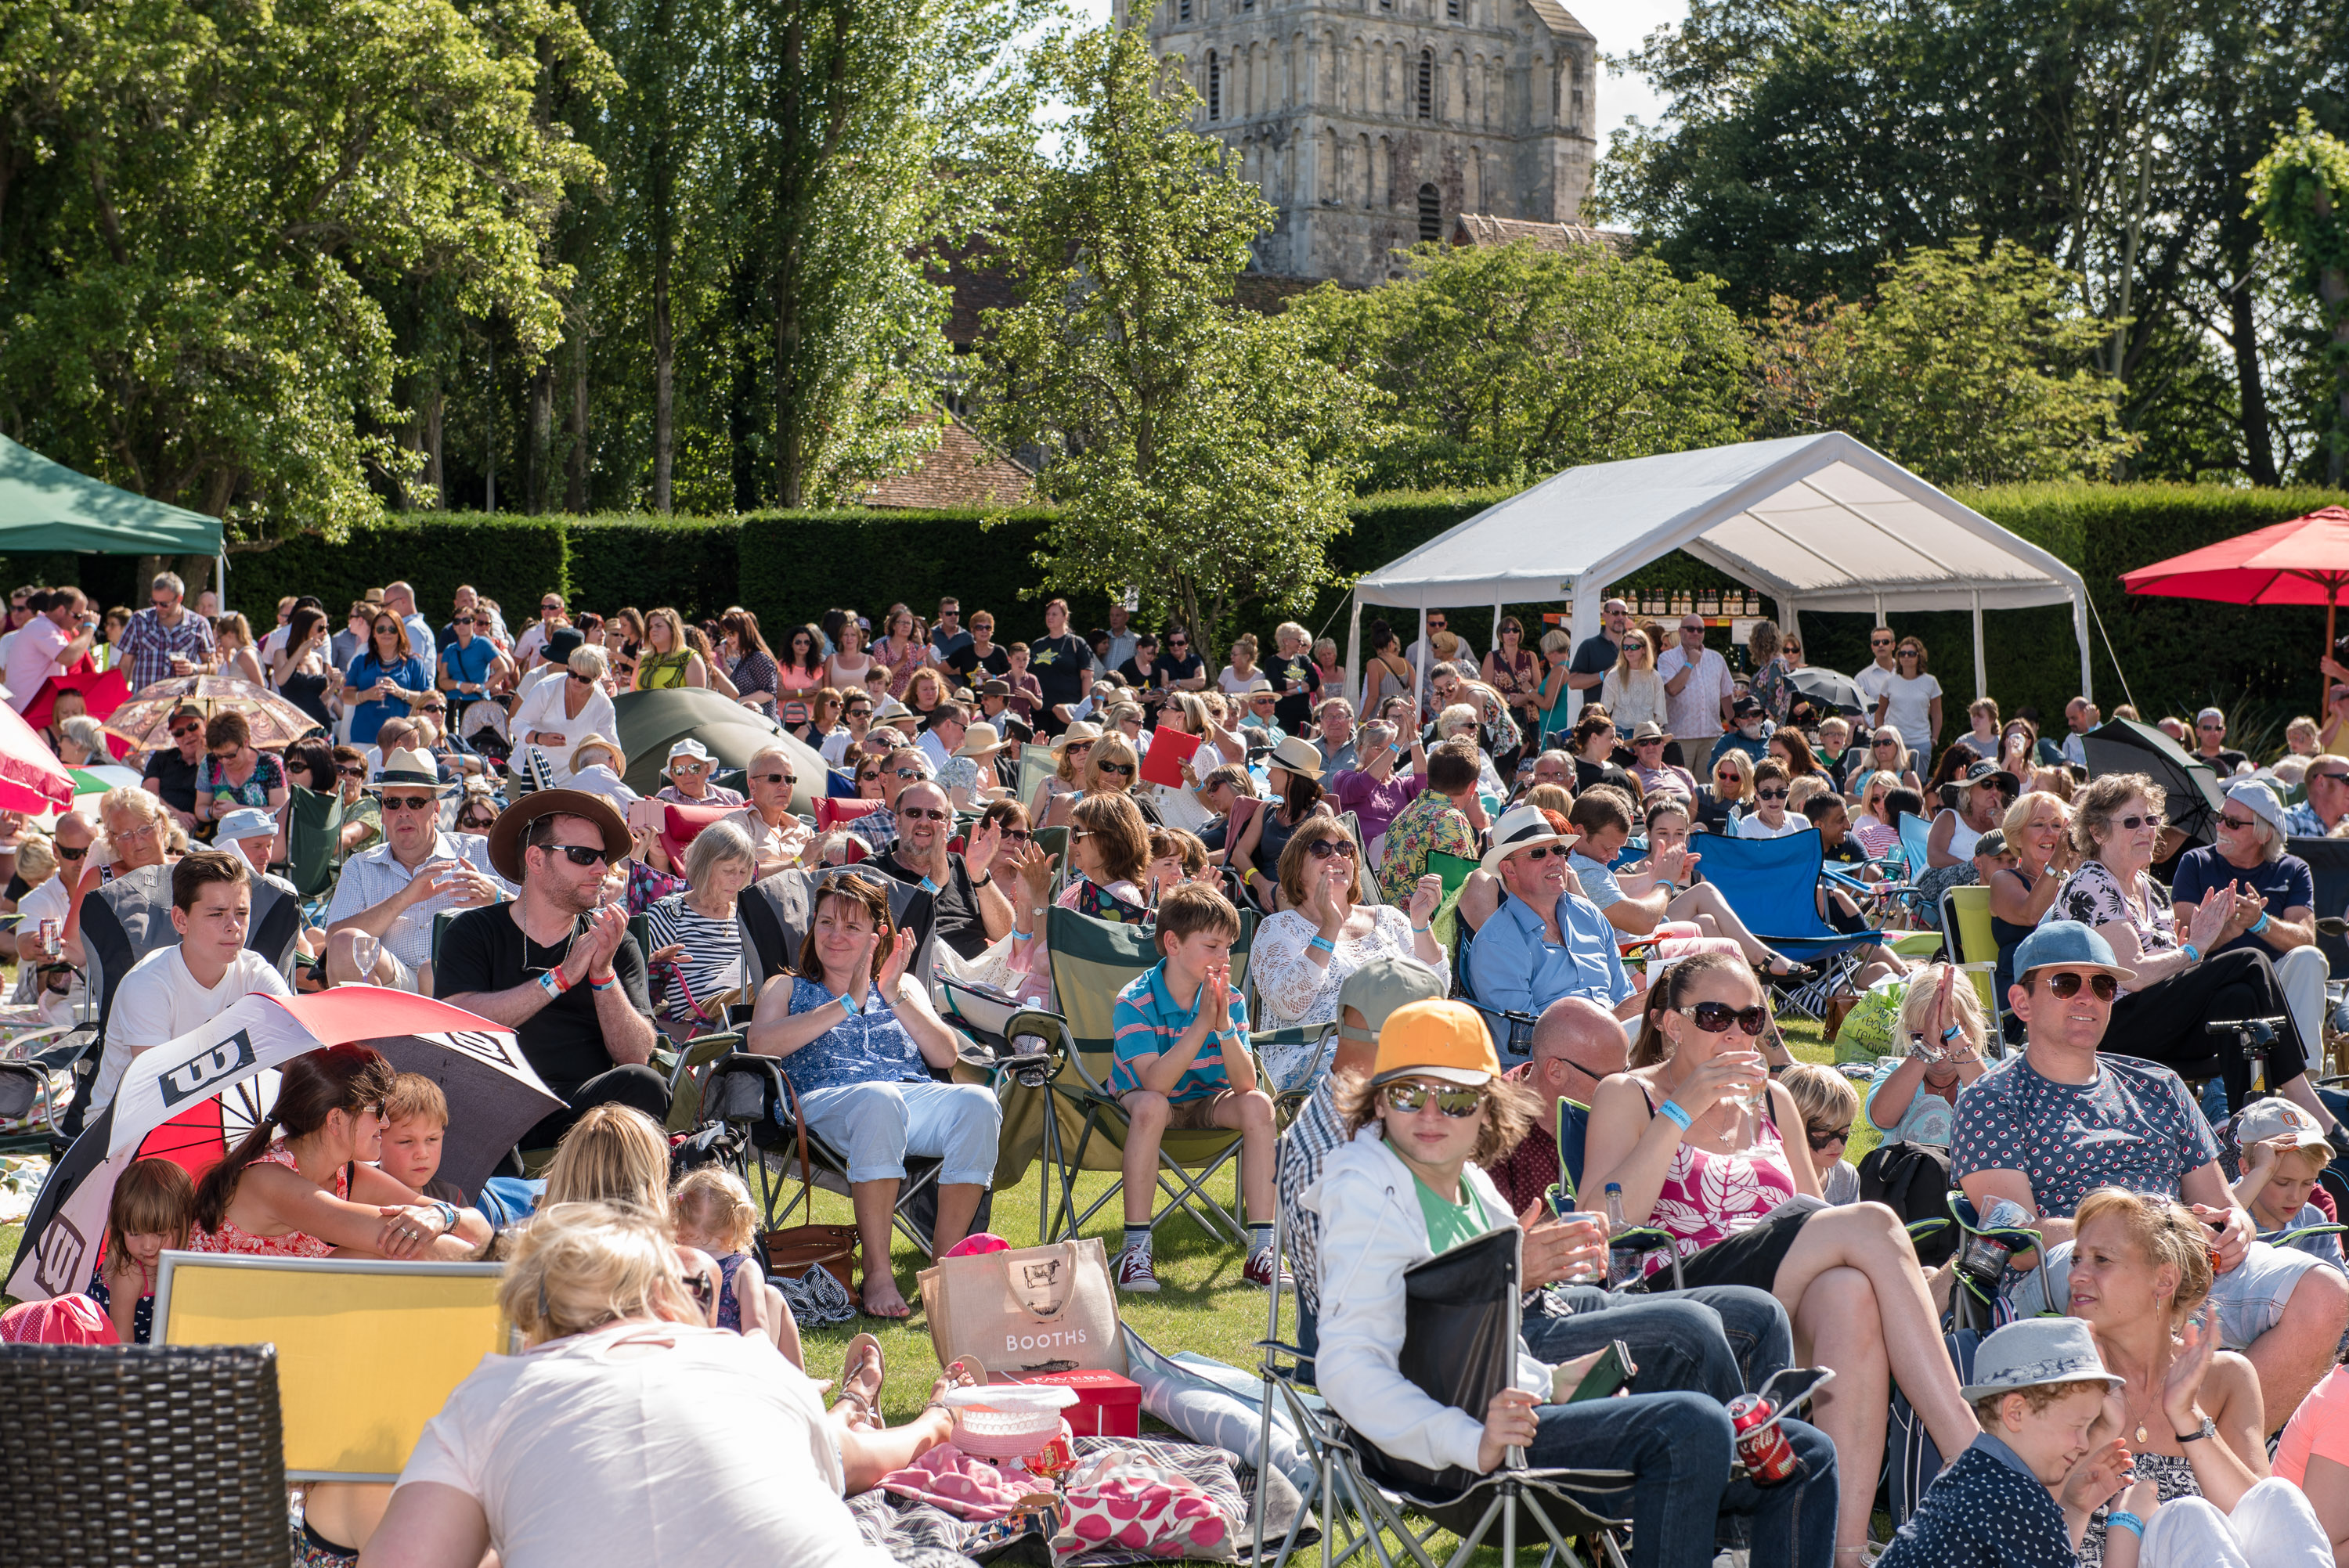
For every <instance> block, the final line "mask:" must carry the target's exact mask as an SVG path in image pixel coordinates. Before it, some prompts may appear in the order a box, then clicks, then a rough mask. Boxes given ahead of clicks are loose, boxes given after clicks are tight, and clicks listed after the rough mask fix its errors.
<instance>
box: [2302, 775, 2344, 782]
mask: <svg viewBox="0 0 2349 1568" xmlns="http://www.w3.org/2000/svg"><path fill="white" fill-rule="evenodd" d="M2318 779H2329V780H2331V781H2332V782H2333V783H2335V784H2338V783H2340V782H2341V781H2342V780H2343V779H2349V773H2312V774H2310V775H2309V776H2308V781H2309V782H2310V783H2312V784H2313V783H2315V782H2316V781H2317V780H2318Z"/></svg>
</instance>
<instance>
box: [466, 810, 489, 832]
mask: <svg viewBox="0 0 2349 1568" xmlns="http://www.w3.org/2000/svg"><path fill="white" fill-rule="evenodd" d="M496 822H497V819H496V818H495V817H488V816H483V815H481V813H479V812H475V813H474V814H473V815H471V816H469V817H460V818H458V819H457V826H459V827H460V828H479V829H481V830H483V831H487V830H489V829H490V828H492V827H493V826H494V825H496Z"/></svg>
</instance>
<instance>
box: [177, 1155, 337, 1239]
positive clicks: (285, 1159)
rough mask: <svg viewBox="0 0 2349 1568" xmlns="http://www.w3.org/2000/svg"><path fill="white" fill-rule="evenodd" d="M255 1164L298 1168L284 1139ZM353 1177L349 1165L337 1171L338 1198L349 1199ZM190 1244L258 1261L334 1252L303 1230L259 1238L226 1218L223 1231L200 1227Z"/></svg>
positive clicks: (223, 1218) (222, 1227)
mask: <svg viewBox="0 0 2349 1568" xmlns="http://www.w3.org/2000/svg"><path fill="white" fill-rule="evenodd" d="M254 1164H255V1165H262V1164H268V1165H283V1166H285V1169H287V1170H288V1171H292V1170H294V1169H295V1164H294V1151H293V1150H290V1149H288V1148H286V1147H285V1140H284V1139H282V1138H281V1139H279V1140H277V1141H276V1142H274V1143H272V1144H271V1145H270V1146H269V1151H268V1152H267V1153H265V1154H264V1155H263V1156H262V1157H261V1158H260V1159H259V1160H256V1161H254ZM350 1175H351V1172H350V1167H349V1166H347V1165H346V1166H344V1167H343V1168H342V1169H341V1170H339V1171H336V1172H335V1196H336V1197H337V1198H345V1199H347V1198H348V1197H349V1196H350V1195H351V1188H350ZM188 1245H189V1247H190V1248H191V1250H192V1251H195V1252H199V1253H240V1254H242V1255H243V1256H246V1257H256V1258H323V1257H325V1256H326V1254H328V1253H331V1252H333V1251H334V1250H335V1243H332V1242H326V1241H321V1240H319V1239H318V1238H317V1237H316V1236H312V1235H305V1234H304V1233H302V1232H300V1231H289V1232H287V1233H285V1234H284V1235H282V1236H256V1235H254V1233H252V1232H251V1231H248V1230H246V1229H244V1228H243V1226H241V1225H239V1224H237V1223H236V1222H235V1221H233V1220H231V1219H229V1218H228V1217H227V1216H226V1215H222V1217H221V1228H220V1229H219V1230H217V1231H207V1230H205V1229H204V1228H203V1227H202V1226H201V1225H199V1226H197V1227H196V1228H195V1229H194V1230H193V1231H192V1232H191V1233H190V1235H189V1238H188Z"/></svg>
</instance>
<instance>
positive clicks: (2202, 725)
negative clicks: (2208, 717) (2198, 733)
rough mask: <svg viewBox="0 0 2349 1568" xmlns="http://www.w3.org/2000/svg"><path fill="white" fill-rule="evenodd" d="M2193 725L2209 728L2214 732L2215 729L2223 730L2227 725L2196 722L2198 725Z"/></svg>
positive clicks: (2199, 727) (2198, 727)
mask: <svg viewBox="0 0 2349 1568" xmlns="http://www.w3.org/2000/svg"><path fill="white" fill-rule="evenodd" d="M2195 728H2197V729H2207V730H2211V731H2214V732H2215V731H2219V730H2223V729H2225V728H2226V726H2225V725H2223V724H2198V725H2196V726H2195Z"/></svg>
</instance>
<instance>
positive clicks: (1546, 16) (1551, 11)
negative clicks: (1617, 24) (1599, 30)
mask: <svg viewBox="0 0 2349 1568" xmlns="http://www.w3.org/2000/svg"><path fill="white" fill-rule="evenodd" d="M1526 9H1527V10H1529V11H1531V12H1532V13H1533V14H1534V15H1537V16H1538V17H1540V18H1541V23H1542V26H1545V27H1547V28H1548V29H1549V30H1550V31H1551V32H1552V33H1555V34H1557V36H1560V37H1567V38H1590V29H1589V28H1588V27H1586V26H1583V25H1582V24H1581V23H1579V22H1578V21H1576V20H1575V19H1574V17H1573V15H1571V14H1570V13H1569V12H1568V10H1567V8H1566V7H1565V6H1563V5H1559V4H1558V3H1557V0H1526ZM1591 42H1593V43H1597V42H1598V40H1597V39H1596V38H1591Z"/></svg>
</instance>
